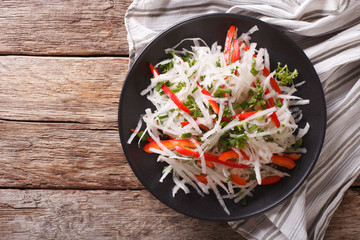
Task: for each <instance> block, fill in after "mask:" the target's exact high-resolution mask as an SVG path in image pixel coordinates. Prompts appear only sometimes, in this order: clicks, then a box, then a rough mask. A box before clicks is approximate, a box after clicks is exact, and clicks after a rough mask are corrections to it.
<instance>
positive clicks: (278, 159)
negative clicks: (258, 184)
mask: <svg viewBox="0 0 360 240" xmlns="http://www.w3.org/2000/svg"><path fill="white" fill-rule="evenodd" d="M271 161H272V162H273V163H275V164H276V165H278V166H281V167H286V168H288V169H292V168H294V167H295V166H296V163H295V162H294V161H293V160H292V159H291V158H288V157H282V156H279V155H273V156H272V157H271Z"/></svg>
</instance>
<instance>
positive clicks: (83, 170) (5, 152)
mask: <svg viewBox="0 0 360 240" xmlns="http://www.w3.org/2000/svg"><path fill="white" fill-rule="evenodd" d="M0 138H1V141H0V149H1V150H0V158H1V159H0V186H1V187H7V188H44V189H45V188H51V189H64V188H65V189H143V186H142V185H141V184H140V182H139V181H138V180H137V178H136V177H135V175H134V174H133V172H132V171H131V169H130V166H129V164H128V163H127V161H126V159H125V156H124V153H123V151H122V148H121V145H120V139H119V134H118V131H117V130H116V129H114V130H112V129H100V130H99V129H91V128H88V126H87V125H86V124H74V123H31V122H30V123H28V122H12V121H0Z"/></svg>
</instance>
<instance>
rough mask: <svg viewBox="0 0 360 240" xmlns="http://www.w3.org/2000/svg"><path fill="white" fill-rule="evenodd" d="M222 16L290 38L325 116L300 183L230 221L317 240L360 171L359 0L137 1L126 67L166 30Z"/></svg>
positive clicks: (242, 229)
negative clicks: (242, 18)
mask: <svg viewBox="0 0 360 240" xmlns="http://www.w3.org/2000/svg"><path fill="white" fill-rule="evenodd" d="M219 12H221V13H223V12H231V13H239V14H243V15H248V16H252V17H256V18H259V19H261V20H263V21H265V22H267V23H270V24H273V25H275V26H277V27H278V28H279V29H281V30H282V31H284V32H285V33H286V34H287V35H288V36H289V37H290V38H292V39H293V40H294V41H295V42H296V43H297V44H298V45H299V46H300V47H301V48H302V49H303V50H304V51H305V53H306V55H307V56H308V57H309V59H310V60H311V62H312V63H313V64H314V66H315V69H316V71H317V73H318V75H319V77H320V80H321V83H322V86H323V89H324V93H325V99H326V105H327V114H328V115H327V130H326V136H325V141H324V145H323V149H322V152H321V154H320V157H319V160H318V162H317V164H316V166H315V168H314V170H313V171H312V173H311V175H310V176H309V178H308V180H307V181H306V182H305V184H303V185H302V187H301V188H300V189H298V191H297V192H296V193H295V194H293V195H292V197H291V198H289V199H288V200H286V201H285V202H283V203H282V204H281V205H279V206H277V207H276V208H274V209H272V210H270V211H268V212H266V213H265V214H262V215H260V216H257V217H254V218H250V219H247V220H242V221H236V222H229V224H230V226H231V227H233V228H234V229H235V230H236V231H238V232H239V233H240V234H242V235H243V236H244V237H245V238H248V239H322V238H323V236H324V234H325V231H326V228H327V226H328V223H329V221H330V219H331V217H332V215H333V213H334V212H335V210H336V208H337V207H338V205H339V204H340V202H341V199H342V197H343V194H344V192H345V191H346V190H347V189H348V188H349V187H350V185H351V184H352V183H353V181H354V180H355V179H356V177H357V176H358V175H359V173H360V61H359V60H360V14H359V13H360V1H359V0H274V1H266V0H247V1H240V0H238V1H235V0H233V1H230V0H213V1H206V0H197V1H193V0H191V1H189V0H181V1H176V0H169V1H157V0H135V1H134V2H133V3H132V4H131V6H130V7H129V9H128V11H127V13H126V16H125V25H126V29H127V31H128V36H127V37H128V42H129V48H130V49H129V50H130V51H129V54H130V64H132V63H133V61H134V60H135V58H136V57H137V56H138V54H139V53H140V52H141V50H142V49H143V48H144V47H145V46H146V44H148V43H149V42H150V41H151V40H152V39H153V38H154V37H155V36H156V35H158V34H159V33H160V32H161V31H163V30H164V29H166V28H168V27H169V26H170V25H172V24H175V23H177V22H179V21H182V20H184V19H187V18H190V17H194V16H198V15H201V14H206V13H219Z"/></svg>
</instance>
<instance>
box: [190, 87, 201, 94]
mask: <svg viewBox="0 0 360 240" xmlns="http://www.w3.org/2000/svg"><path fill="white" fill-rule="evenodd" d="M198 89H199V86H196V87H195V88H194V89H193V90H192V91H191V93H195V92H196V91H197V90H198Z"/></svg>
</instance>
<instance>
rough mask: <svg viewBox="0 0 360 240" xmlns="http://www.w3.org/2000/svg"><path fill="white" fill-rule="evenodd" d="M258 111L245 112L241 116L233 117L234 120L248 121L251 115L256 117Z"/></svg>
mask: <svg viewBox="0 0 360 240" xmlns="http://www.w3.org/2000/svg"><path fill="white" fill-rule="evenodd" d="M257 112H258V111H251V112H244V113H240V114H236V115H233V116H232V117H233V118H237V119H239V120H240V121H242V120H245V119H247V118H248V117H250V116H251V115H254V114H255V113H257Z"/></svg>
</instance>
